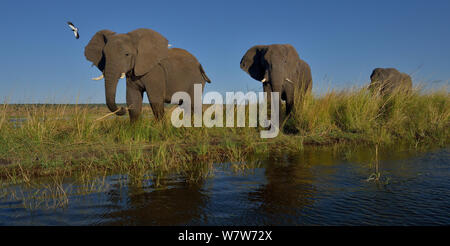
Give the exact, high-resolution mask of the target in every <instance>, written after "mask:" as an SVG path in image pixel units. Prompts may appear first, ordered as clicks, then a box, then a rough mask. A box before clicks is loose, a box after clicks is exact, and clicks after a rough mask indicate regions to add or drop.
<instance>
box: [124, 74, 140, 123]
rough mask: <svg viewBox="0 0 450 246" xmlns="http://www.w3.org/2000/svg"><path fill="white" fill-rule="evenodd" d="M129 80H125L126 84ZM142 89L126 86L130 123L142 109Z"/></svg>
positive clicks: (134, 120)
mask: <svg viewBox="0 0 450 246" xmlns="http://www.w3.org/2000/svg"><path fill="white" fill-rule="evenodd" d="M128 83H129V82H127V85H128ZM143 93H144V91H143V90H141V89H139V88H137V87H135V86H127V106H128V112H129V114H130V121H131V123H133V122H136V121H137V120H138V119H139V116H140V114H141V111H142V97H143Z"/></svg>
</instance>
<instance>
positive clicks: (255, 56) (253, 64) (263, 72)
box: [240, 45, 269, 81]
mask: <svg viewBox="0 0 450 246" xmlns="http://www.w3.org/2000/svg"><path fill="white" fill-rule="evenodd" d="M266 51H267V46H265V45H256V46H253V47H252V48H250V49H248V50H247V52H246V53H245V55H244V56H243V57H242V59H241V64H240V66H241V69H242V70H244V71H245V72H246V73H248V74H249V75H250V76H251V77H252V78H253V79H255V80H258V81H268V78H269V76H268V70H267V61H266V60H265V59H264V55H265V53H266Z"/></svg>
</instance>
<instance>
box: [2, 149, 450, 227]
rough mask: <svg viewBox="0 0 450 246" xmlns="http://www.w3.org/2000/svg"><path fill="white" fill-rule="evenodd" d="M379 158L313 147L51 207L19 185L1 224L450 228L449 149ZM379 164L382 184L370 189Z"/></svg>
mask: <svg viewBox="0 0 450 246" xmlns="http://www.w3.org/2000/svg"><path fill="white" fill-rule="evenodd" d="M374 153H375V151H374V150H373V149H369V148H365V147H361V148H354V147H351V148H345V149H344V150H342V149H336V148H313V147H308V148H305V150H304V151H303V152H302V153H299V154H295V155H279V156H265V157H264V158H263V157H261V158H260V160H261V161H259V162H258V164H257V165H256V168H253V169H249V170H247V171H244V172H242V171H236V170H235V169H233V168H230V166H231V164H229V163H225V164H217V165H214V168H213V172H212V175H211V176H210V177H208V178H205V179H204V180H202V181H200V182H194V183H193V182H189V183H187V182H185V179H184V178H183V177H181V176H171V177H167V178H165V179H163V180H161V183H162V186H160V187H155V185H154V184H153V181H152V180H151V179H148V180H144V181H142V182H138V183H137V184H136V183H135V182H131V181H130V180H129V179H128V178H127V176H126V175H119V174H118V175H111V176H107V177H105V178H104V179H103V180H102V182H101V184H100V185H99V184H97V185H92V186H98V187H101V188H98V187H97V188H95V189H92V190H91V192H85V193H83V192H76V191H77V187H79V186H82V185H81V184H76V183H72V182H71V181H70V180H66V181H64V182H63V184H62V187H63V188H62V190H64V193H65V194H64V195H65V197H66V200H64V201H65V202H66V203H65V205H58V202H55V201H52V199H51V198H47V199H46V198H45V197H46V196H47V197H51V196H50V195H48V194H51V193H52V192H51V191H49V190H51V189H46V188H45V187H46V186H45V182H44V183H43V184H42V187H44V188H42V187H31V188H30V187H27V188H25V187H22V186H20V185H18V186H14V187H8V189H6V190H5V189H4V191H3V194H2V195H0V225H450V149H449V148H439V149H433V150H428V151H411V150H409V151H404V150H403V151H401V150H389V149H387V150H380V151H379V155H378V157H377V158H376V157H375V155H374ZM377 160H378V162H377ZM375 163H378V170H379V172H380V178H379V180H378V181H375V180H373V179H372V180H368V178H369V177H370V176H371V174H372V173H374V172H375ZM85 186H86V185H84V188H85V189H86V187H85ZM53 189H55V188H53ZM46 192H47V193H46ZM54 193H56V192H54ZM43 194H44V195H43ZM36 197H40V198H36ZM42 197H44V198H42ZM64 201H60V202H61V203H64Z"/></svg>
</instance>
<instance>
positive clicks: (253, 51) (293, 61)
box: [241, 44, 312, 123]
mask: <svg viewBox="0 0 450 246" xmlns="http://www.w3.org/2000/svg"><path fill="white" fill-rule="evenodd" d="M241 69H242V70H244V71H245V72H246V73H248V74H249V75H250V76H251V77H252V78H253V79H255V80H258V81H263V80H264V83H263V89H264V92H267V93H268V99H269V102H270V97H269V96H270V92H279V93H280V105H281V100H284V101H285V102H286V112H285V115H286V116H287V115H289V114H290V112H291V111H292V109H293V108H294V90H295V88H298V89H300V90H299V91H300V92H303V93H310V92H311V89H312V76H311V69H310V67H309V65H308V64H307V63H306V62H304V61H303V60H301V59H300V57H299V55H298V53H297V51H296V50H295V48H294V47H293V46H292V45H290V44H272V45H256V46H253V47H252V48H250V49H249V50H248V51H247V52H246V53H245V55H244V56H243V57H242V60H241ZM285 115H283V114H282V113H281V112H280V123H282V122H283V119H284V116H285Z"/></svg>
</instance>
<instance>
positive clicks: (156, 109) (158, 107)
mask: <svg viewBox="0 0 450 246" xmlns="http://www.w3.org/2000/svg"><path fill="white" fill-rule="evenodd" d="M150 105H151V107H152V111H153V114H154V115H155V118H156V119H157V120H161V119H162V118H163V117H164V102H152V103H150Z"/></svg>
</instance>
